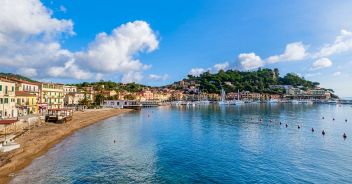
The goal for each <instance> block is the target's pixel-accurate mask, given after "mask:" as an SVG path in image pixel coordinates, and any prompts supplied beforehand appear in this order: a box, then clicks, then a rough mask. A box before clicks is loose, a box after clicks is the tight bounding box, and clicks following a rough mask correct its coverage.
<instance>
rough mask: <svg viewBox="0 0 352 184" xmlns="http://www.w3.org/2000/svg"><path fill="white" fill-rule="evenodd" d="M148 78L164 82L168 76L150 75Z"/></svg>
mask: <svg viewBox="0 0 352 184" xmlns="http://www.w3.org/2000/svg"><path fill="white" fill-rule="evenodd" d="M148 78H149V79H150V80H154V81H164V80H166V79H168V78H169V75H168V74H164V75H156V74H150V75H149V76H148Z"/></svg>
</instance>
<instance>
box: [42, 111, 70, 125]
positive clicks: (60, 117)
mask: <svg viewBox="0 0 352 184" xmlns="http://www.w3.org/2000/svg"><path fill="white" fill-rule="evenodd" d="M72 116H73V109H49V110H48V113H47V114H46V115H45V122H52V123H66V122H67V121H71V120H72Z"/></svg>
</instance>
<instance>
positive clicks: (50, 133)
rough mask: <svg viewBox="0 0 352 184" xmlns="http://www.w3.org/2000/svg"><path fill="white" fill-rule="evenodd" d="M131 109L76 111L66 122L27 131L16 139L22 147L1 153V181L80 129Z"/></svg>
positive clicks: (8, 178)
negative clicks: (70, 119)
mask: <svg viewBox="0 0 352 184" xmlns="http://www.w3.org/2000/svg"><path fill="white" fill-rule="evenodd" d="M130 111H131V110H129V109H100V110H87V111H85V112H75V113H74V115H73V119H72V121H70V122H68V123H66V124H53V123H45V124H44V125H42V126H40V127H36V128H34V129H32V130H30V132H27V133H25V134H23V135H21V136H20V137H18V138H17V139H16V140H15V141H16V143H19V144H21V148H19V149H17V150H14V151H12V152H9V153H0V183H8V182H9V181H10V180H11V175H12V173H16V172H18V171H20V170H21V169H23V168H25V167H26V166H28V165H29V164H30V163H31V162H32V160H33V159H35V158H36V157H38V156H41V155H42V154H44V153H46V152H47V151H48V149H50V148H51V147H53V146H54V145H55V144H56V143H58V142H60V141H61V140H62V139H64V138H65V137H67V136H68V135H71V134H72V133H73V132H75V131H76V130H78V129H81V128H83V127H86V126H89V125H91V124H94V123H96V122H98V121H101V120H104V119H107V118H109V117H112V116H116V115H119V114H122V113H126V112H130Z"/></svg>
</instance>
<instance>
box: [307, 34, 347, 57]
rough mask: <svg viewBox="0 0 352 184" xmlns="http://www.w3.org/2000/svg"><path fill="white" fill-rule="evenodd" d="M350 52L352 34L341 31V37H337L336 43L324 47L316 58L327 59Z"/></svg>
mask: <svg viewBox="0 0 352 184" xmlns="http://www.w3.org/2000/svg"><path fill="white" fill-rule="evenodd" d="M348 51H352V32H351V31H347V30H341V31H340V35H338V36H337V37H336V39H335V42H334V43H332V44H326V45H324V46H323V47H322V48H321V49H320V50H319V52H317V53H316V54H315V56H314V57H316V58H317V57H327V56H331V55H334V54H339V53H342V52H348Z"/></svg>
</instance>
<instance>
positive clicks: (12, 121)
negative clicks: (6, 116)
mask: <svg viewBox="0 0 352 184" xmlns="http://www.w3.org/2000/svg"><path fill="white" fill-rule="evenodd" d="M17 121H18V120H0V125H9V124H12V123H16V122H17Z"/></svg>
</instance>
